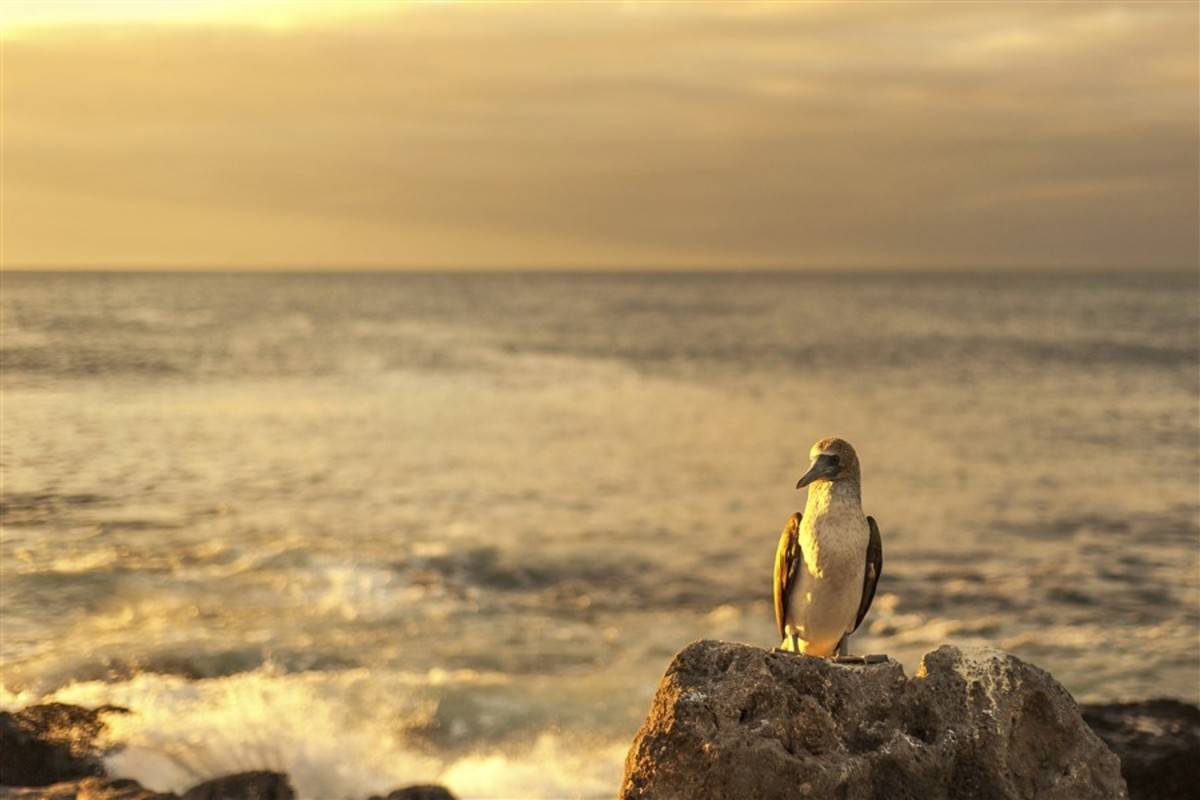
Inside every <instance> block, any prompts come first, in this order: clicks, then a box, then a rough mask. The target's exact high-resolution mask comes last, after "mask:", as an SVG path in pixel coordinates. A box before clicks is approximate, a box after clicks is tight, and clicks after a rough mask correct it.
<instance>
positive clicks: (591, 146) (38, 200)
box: [0, 0, 1200, 270]
mask: <svg viewBox="0 0 1200 800" xmlns="http://www.w3.org/2000/svg"><path fill="white" fill-rule="evenodd" d="M0 27H2V30H3V64H2V66H3V71H2V82H3V91H2V94H3V98H2V99H3V136H2V139H3V175H2V177H0V184H2V188H3V200H4V202H3V232H2V237H0V238H2V243H3V253H2V254H0V262H2V264H3V266H4V267H5V268H7V269H20V268H38V269H47V268H63V269H125V268H128V269H174V268H186V269H201V268H219V269H243V268H245V269H420V270H427V269H434V270H437V269H472V270H474V269H512V268H519V269H588V270H596V269H698V268H721V269H729V268H755V269H762V268H769V269H779V268H798V269H803V268H816V269H838V268H867V269H888V268H909V269H911V268H926V269H991V268H1030V269H1072V268H1075V269H1130V270H1149V269H1195V268H1196V267H1197V264H1198V260H1200V254H1198V248H1200V230H1198V226H1200V223H1198V219H1200V160H1198V150H1200V99H1198V98H1200V75H1198V70H1200V43H1198V41H1200V5H1198V4H1197V3H1194V2H1191V1H1190V0H1189V1H1188V2H1148V1H1142V2H1129V3H1104V2H1061V3H1055V2H1029V3H1026V2H1000V3H988V2H931V3H917V2H828V3H827V2H772V3H752V2H740V3H731V4H726V3H714V2H660V3H650V2H611V3H596V2H474V3H470V2H429V3H401V2H383V1H382V0H375V1H372V0H359V2H351V0H345V2H328V3H314V2H306V3H301V2H292V3H280V2H253V1H251V2H241V3H235V2H216V1H210V2H184V0H159V1H158V2H155V1H154V0H145V1H143V2H136V1H133V0H126V1H125V2H87V1H86V0H83V1H81V2H60V1H57V0H40V1H39V2H12V0H6V2H4V3H3V4H0Z"/></svg>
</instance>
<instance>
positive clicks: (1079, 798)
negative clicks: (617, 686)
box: [620, 641, 1128, 800]
mask: <svg viewBox="0 0 1200 800" xmlns="http://www.w3.org/2000/svg"><path fill="white" fill-rule="evenodd" d="M620 796H621V798H622V800H702V798H759V799H760V800H769V798H803V797H813V798H839V799H840V800H866V799H867V798H878V799H879V800H883V799H884V798H887V800H904V799H905V798H912V799H913V800H917V799H918V798H919V799H920V800H937V799H938V798H945V799H947V800H949V798H972V800H1018V799H1020V800H1029V799H1030V798H1037V799H1038V800H1092V798H1095V799H1096V800H1100V798H1103V799H1104V800H1120V799H1122V798H1127V797H1128V794H1127V793H1126V790H1125V782H1124V780H1123V779H1122V778H1121V771H1120V764H1119V762H1118V760H1117V757H1116V756H1115V755H1114V754H1113V753H1112V752H1111V751H1109V749H1108V748H1107V747H1106V746H1105V745H1104V743H1103V742H1101V741H1100V739H1099V738H1097V737H1096V735H1095V734H1094V733H1093V732H1092V731H1091V729H1090V728H1088V726H1087V725H1086V724H1085V723H1084V722H1083V720H1082V719H1081V717H1080V714H1079V709H1078V707H1077V706H1076V704H1075V701H1074V700H1073V699H1072V698H1071V696H1070V694H1068V693H1067V691H1066V690H1065V689H1063V687H1062V686H1061V685H1059V684H1058V682H1057V681H1055V680H1054V679H1053V678H1052V677H1051V676H1050V675H1049V674H1047V673H1046V672H1044V671H1042V670H1040V669H1038V668H1037V667H1034V666H1032V665H1029V664H1026V663H1025V662H1023V661H1021V660H1020V659H1018V658H1016V657H1014V656H1011V655H1007V654H1005V653H1002V652H999V651H996V650H990V649H986V650H985V649H981V650H971V651H964V650H960V649H959V648H956V647H952V646H943V647H940V648H938V649H937V650H935V651H933V652H931V653H927V654H926V655H925V657H924V659H923V660H922V663H921V668H920V670H919V671H918V673H917V675H916V676H915V677H913V678H908V677H906V676H905V674H904V670H903V669H902V668H901V666H900V664H898V663H897V662H895V661H887V662H885V663H881V664H874V665H869V666H862V665H840V664H833V663H830V662H828V661H826V660H824V659H818V658H809V657H807V656H800V655H795V654H792V653H783V652H777V651H768V650H762V649H760V648H756V647H750V646H748V645H742V644H733V643H729V642H714V641H701V642H696V643H694V644H691V645H689V646H688V647H686V648H684V649H683V650H682V651H681V652H680V653H679V654H678V655H676V657H675V660H674V661H673V662H672V663H671V665H670V667H669V668H668V669H667V673H666V675H665V676H664V677H663V679H662V682H661V683H660V684H659V687H658V691H657V693H656V695H655V697H654V701H653V703H652V704H651V708H650V714H649V716H648V717H647V718H646V721H645V723H643V725H642V728H641V730H639V731H638V734H637V736H636V738H635V739H634V742H633V746H632V747H631V748H630V751H629V755H628V756H627V758H626V761H625V777H624V780H623V781H622V786H621V794H620Z"/></svg>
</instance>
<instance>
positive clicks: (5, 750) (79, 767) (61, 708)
mask: <svg viewBox="0 0 1200 800" xmlns="http://www.w3.org/2000/svg"><path fill="white" fill-rule="evenodd" d="M106 713H127V711H126V709H123V708H116V707H114V706H105V707H103V708H98V709H95V710H93V709H88V708H80V707H79V706H71V705H66V704H64V703H46V704H44V705H36V706H29V707H28V708H24V709H21V710H20V711H18V712H16V713H15V714H10V713H9V712H7V711H0V784H4V785H9V786H47V785H49V784H53V783H61V782H63V781H73V780H78V779H79V778H86V777H93V776H102V775H103V774H104V768H103V767H101V765H100V755H101V753H100V749H99V747H98V746H97V744H96V740H97V739H98V738H99V737H100V735H101V734H102V733H103V732H104V729H105V724H104V720H103V718H102V717H103V715H104V714H106Z"/></svg>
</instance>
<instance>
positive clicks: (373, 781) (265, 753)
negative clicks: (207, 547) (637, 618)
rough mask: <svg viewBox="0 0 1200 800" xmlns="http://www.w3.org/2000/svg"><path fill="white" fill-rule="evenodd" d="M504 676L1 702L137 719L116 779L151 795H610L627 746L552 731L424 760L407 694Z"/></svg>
mask: <svg viewBox="0 0 1200 800" xmlns="http://www.w3.org/2000/svg"><path fill="white" fill-rule="evenodd" d="M497 680H502V678H501V677H500V676H495V675H488V674H478V673H473V672H470V671H458V672H447V671H442V670H436V671H433V672H431V673H429V674H428V675H405V674H389V675H387V676H386V677H385V678H384V679H382V680H381V679H379V676H372V675H371V674H369V673H368V671H367V670H349V671H345V672H340V673H323V672H308V673H297V674H280V673H278V672H277V671H276V670H275V669H274V668H272V667H270V666H268V667H264V668H262V669H259V670H256V671H254V672H249V673H242V674H239V675H234V676H229V677H225V678H217V679H210V680H202V681H189V680H186V679H184V678H180V677H177V676H164V675H154V674H139V675H136V676H134V677H133V678H132V679H130V680H128V681H125V682H121V683H104V682H98V681H94V682H85V683H75V684H72V685H70V686H67V687H64V688H63V689H60V690H59V691H57V692H54V693H53V694H51V695H48V696H44V697H37V696H34V695H32V694H30V693H20V692H10V691H7V690H4V691H3V692H2V693H0V706H3V707H5V708H19V707H21V706H24V705H27V704H30V703H33V702H49V701H57V702H65V703H73V704H78V705H82V706H87V707H91V706H97V705H101V704H106V703H111V704H116V705H121V706H126V707H129V708H131V709H132V710H133V711H134V713H132V714H128V715H122V714H113V715H108V716H107V717H106V720H107V722H108V724H109V734H108V740H107V742H106V744H111V745H115V746H116V749H115V750H114V752H113V753H112V754H111V755H109V756H108V757H107V759H106V762H107V766H108V768H109V770H110V771H111V772H112V773H113V774H114V775H118V776H122V777H131V778H134V779H136V780H138V781H139V782H141V783H142V784H143V785H145V786H150V787H154V788H156V789H162V790H170V791H176V792H180V791H183V790H184V789H186V788H188V787H189V786H191V785H193V784H195V783H197V782H199V781H201V780H205V779H208V778H212V777H215V776H218V775H223V774H228V773H233V772H239V771H244V770H253V769H270V770H278V771H281V772H286V773H287V774H288V775H289V776H290V778H291V780H292V783H293V786H294V787H295V788H296V790H297V792H298V794H299V796H300V798H301V799H302V800H326V799H327V798H356V799H359V800H361V798H363V797H366V796H368V795H370V794H372V793H386V792H387V791H388V790H390V789H394V788H396V787H399V786H405V785H409V784H413V783H441V784H444V785H446V786H448V787H449V788H450V789H451V790H453V791H454V792H455V794H456V795H457V796H459V797H463V798H466V799H467V800H471V799H472V798H479V799H480V800H482V799H483V798H488V799H489V800H495V798H529V800H534V799H535V798H569V797H578V798H591V797H607V796H610V795H611V794H612V793H613V792H614V791H615V788H616V786H617V785H618V783H619V781H620V777H621V760H622V759H623V757H624V755H625V749H626V747H627V743H623V742H595V741H582V740H580V739H577V738H575V737H570V736H565V735H562V734H559V733H555V732H546V733H543V734H541V735H540V736H538V737H537V738H536V740H535V741H534V742H533V743H532V744H528V743H526V744H523V745H519V746H518V745H514V746H512V747H506V748H494V749H487V750H477V751H472V752H468V753H466V754H459V755H454V756H449V757H446V756H439V755H435V754H433V753H430V752H423V751H422V750H421V749H420V748H418V747H416V746H414V745H413V744H411V743H408V742H406V741H405V735H404V734H405V731H406V730H407V729H409V727H410V726H411V725H413V724H420V723H421V722H422V721H423V720H424V719H426V718H427V715H428V713H429V711H430V709H428V708H427V707H425V706H423V705H422V703H421V702H420V701H417V700H406V699H405V698H403V697H401V696H400V695H401V694H402V693H403V687H404V686H405V685H408V686H410V687H411V686H414V685H417V684H424V685H435V686H442V685H446V684H448V683H454V682H458V683H463V682H470V683H473V684H488V683H494V682H496V681H497Z"/></svg>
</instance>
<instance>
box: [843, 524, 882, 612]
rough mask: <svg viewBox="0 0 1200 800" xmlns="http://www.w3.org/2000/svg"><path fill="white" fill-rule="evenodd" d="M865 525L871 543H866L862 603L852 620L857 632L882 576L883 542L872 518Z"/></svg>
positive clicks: (869, 608)
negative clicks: (869, 532)
mask: <svg viewBox="0 0 1200 800" xmlns="http://www.w3.org/2000/svg"><path fill="white" fill-rule="evenodd" d="M867 525H868V526H870V528H871V541H870V542H868V543H867V568H866V571H864V572H863V593H862V602H860V603H859V604H858V617H856V618H855V620H854V628H853V630H851V631H850V632H851V633H853V632H854V631H856V630H858V626H859V625H861V624H862V621H863V617H865V616H866V615H867V612H868V611H870V610H871V601H872V600H874V599H875V587H876V586H878V585H879V576H880V575H882V574H883V540H882V539H880V538H879V526H878V525H876V524H875V518H874V517H867Z"/></svg>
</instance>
